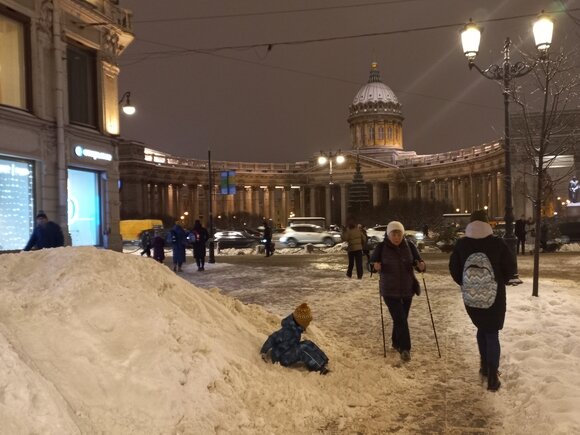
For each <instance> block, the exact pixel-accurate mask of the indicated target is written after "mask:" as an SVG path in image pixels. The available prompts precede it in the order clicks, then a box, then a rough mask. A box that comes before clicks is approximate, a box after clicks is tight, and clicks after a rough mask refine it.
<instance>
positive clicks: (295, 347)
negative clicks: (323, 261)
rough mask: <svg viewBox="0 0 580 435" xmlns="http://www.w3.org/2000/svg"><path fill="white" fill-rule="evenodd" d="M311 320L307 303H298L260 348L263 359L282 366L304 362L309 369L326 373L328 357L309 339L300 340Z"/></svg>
mask: <svg viewBox="0 0 580 435" xmlns="http://www.w3.org/2000/svg"><path fill="white" fill-rule="evenodd" d="M311 321H312V311H311V310H310V307H309V306H308V304H306V303H304V304H300V305H299V306H298V307H296V309H295V310H294V312H293V313H291V314H290V315H288V316H287V317H285V318H284V319H283V320H282V328H280V329H279V330H277V331H275V332H273V333H272V334H270V336H269V337H268V339H267V340H266V341H265V342H264V344H263V345H262V348H261V349H260V355H261V356H262V359H263V360H264V361H266V362H267V361H268V358H270V359H271V361H272V362H273V363H280V364H282V365H283V366H284V367H289V366H292V365H295V364H304V365H306V368H307V369H308V370H309V371H313V372H314V371H317V372H320V374H322V375H326V374H327V373H328V372H329V370H328V357H327V356H326V354H325V353H324V352H323V351H322V349H320V348H319V347H318V346H317V345H316V344H314V343H313V342H312V341H310V340H304V341H300V337H301V336H302V333H303V332H304V331H306V328H308V325H310V322H311Z"/></svg>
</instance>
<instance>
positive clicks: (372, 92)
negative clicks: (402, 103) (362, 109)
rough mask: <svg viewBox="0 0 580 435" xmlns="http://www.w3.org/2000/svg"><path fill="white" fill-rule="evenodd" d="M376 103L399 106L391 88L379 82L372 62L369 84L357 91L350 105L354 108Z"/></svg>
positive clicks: (376, 70)
mask: <svg viewBox="0 0 580 435" xmlns="http://www.w3.org/2000/svg"><path fill="white" fill-rule="evenodd" d="M378 102H382V103H391V104H395V105H399V100H397V96H396V95H395V93H394V92H393V91H392V90H391V88H389V87H388V86H387V85H385V84H384V83H383V82H381V76H380V73H379V70H378V69H377V64H376V63H375V62H373V63H372V65H371V74H370V77H369V82H368V83H367V84H366V85H364V86H363V87H362V88H360V89H359V91H358V92H357V94H356V96H355V97H354V100H352V105H353V106H356V105H359V104H365V103H378Z"/></svg>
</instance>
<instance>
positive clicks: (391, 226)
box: [387, 221, 405, 236]
mask: <svg viewBox="0 0 580 435" xmlns="http://www.w3.org/2000/svg"><path fill="white" fill-rule="evenodd" d="M395 230H399V231H400V232H402V233H403V234H405V227H404V226H403V224H402V223H401V222H399V221H391V222H389V225H387V236H388V235H389V234H391V231H395Z"/></svg>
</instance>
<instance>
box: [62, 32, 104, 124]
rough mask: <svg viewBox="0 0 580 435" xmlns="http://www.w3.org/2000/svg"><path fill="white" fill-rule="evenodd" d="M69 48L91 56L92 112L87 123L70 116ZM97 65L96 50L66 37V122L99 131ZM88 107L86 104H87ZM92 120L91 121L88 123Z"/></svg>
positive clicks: (99, 105)
mask: <svg viewBox="0 0 580 435" xmlns="http://www.w3.org/2000/svg"><path fill="white" fill-rule="evenodd" d="M69 50H74V51H76V52H78V53H82V54H84V55H87V54H90V56H91V58H92V62H93V63H92V65H91V66H92V71H93V72H92V77H91V79H92V80H93V81H94V86H93V88H92V91H91V95H90V96H91V98H92V106H93V107H92V110H93V112H94V114H93V116H92V118H93V119H91V120H89V123H87V122H83V121H79V120H76V119H75V120H73V118H72V117H71V113H72V112H71V104H70V101H71V97H72V95H71V88H70V86H71V80H70V79H71V74H70V70H69V65H70V64H69V55H70V51H69ZM98 65H99V58H98V50H96V49H94V48H92V47H89V46H86V45H83V44H81V43H79V42H77V41H75V40H74V39H68V40H67V43H66V71H67V84H66V85H67V86H66V88H67V115H68V122H69V124H71V125H78V126H81V127H86V128H90V129H95V130H98V131H100V130H101V112H100V111H101V100H100V97H99V94H100V92H99V86H100V78H99V71H98ZM87 103H90V101H87ZM87 108H88V105H87ZM90 122H93V123H90Z"/></svg>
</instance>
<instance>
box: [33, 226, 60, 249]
mask: <svg viewBox="0 0 580 435" xmlns="http://www.w3.org/2000/svg"><path fill="white" fill-rule="evenodd" d="M60 246H64V235H63V233H62V228H61V227H60V225H58V224H57V223H55V222H52V221H47V222H43V223H41V224H40V225H37V226H36V228H34V231H33V232H32V234H31V236H30V239H29V240H28V243H27V244H26V246H25V247H24V251H30V250H31V249H32V248H33V247H36V248H37V249H44V248H58V247H60Z"/></svg>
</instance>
